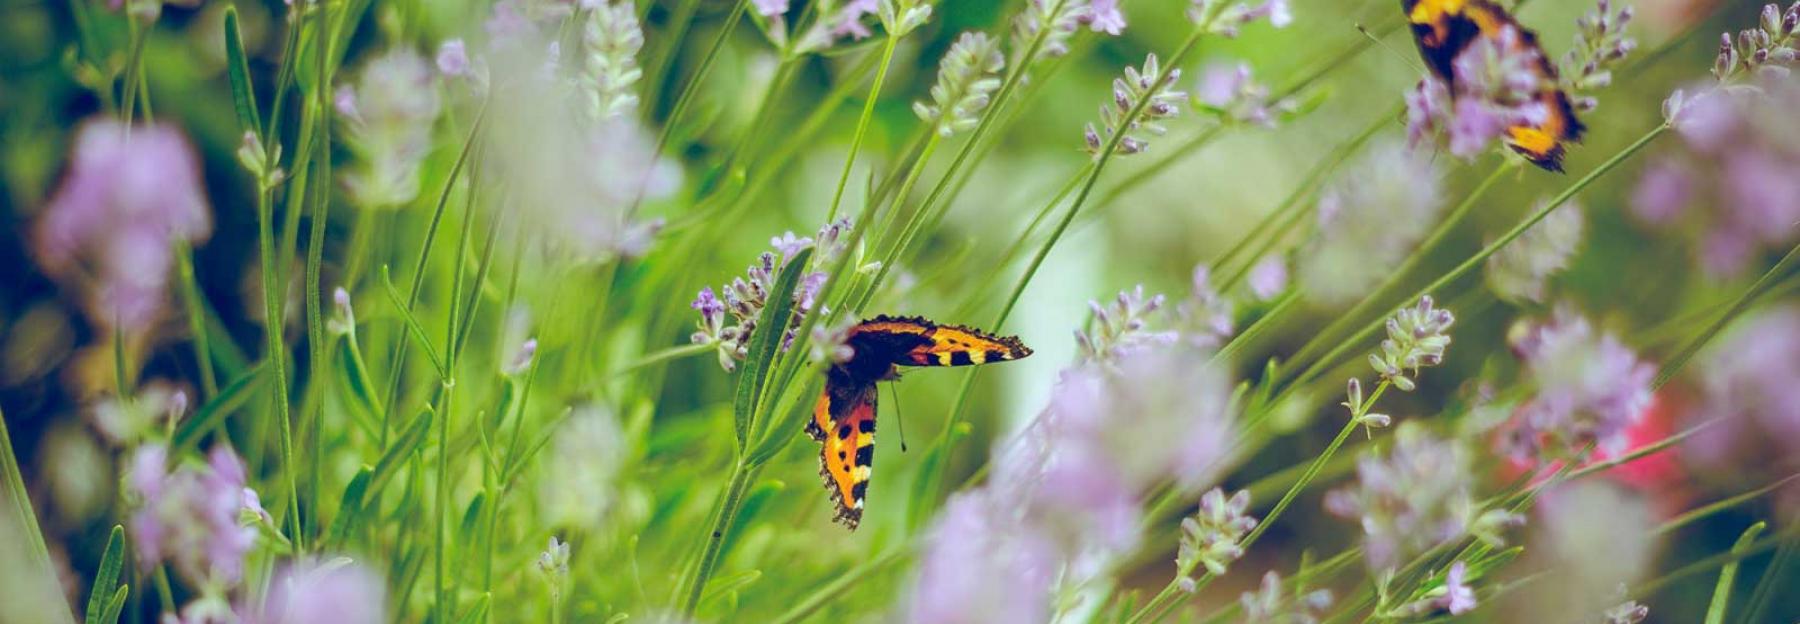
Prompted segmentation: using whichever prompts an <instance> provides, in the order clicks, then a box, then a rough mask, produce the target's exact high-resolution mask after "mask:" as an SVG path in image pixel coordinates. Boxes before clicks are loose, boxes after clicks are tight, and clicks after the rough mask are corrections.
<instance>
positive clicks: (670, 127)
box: [625, 0, 750, 220]
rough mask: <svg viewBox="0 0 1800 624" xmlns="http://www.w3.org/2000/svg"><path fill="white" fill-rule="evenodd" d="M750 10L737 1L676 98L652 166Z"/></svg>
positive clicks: (746, 2) (640, 193)
mask: <svg viewBox="0 0 1800 624" xmlns="http://www.w3.org/2000/svg"><path fill="white" fill-rule="evenodd" d="M749 6H750V0H737V3H736V5H735V6H733V7H732V8H731V15H730V16H729V17H726V18H725V25H724V26H722V27H720V28H719V36H718V37H715V38H714V39H713V42H712V46H711V47H708V48H707V49H706V56H704V57H702V58H701V59H700V66H699V67H698V68H696V69H695V70H694V77H693V78H692V79H690V80H688V83H687V84H686V85H684V86H683V87H682V88H681V95H680V96H679V97H677V98H675V107H674V108H672V109H669V118H668V119H665V120H663V127H662V131H661V132H658V133H657V134H656V148H655V149H653V150H651V151H650V160H649V162H656V161H657V160H658V159H660V158H662V155H663V150H665V149H668V146H669V137H670V136H671V135H673V134H674V132H675V128H676V127H678V126H680V125H681V118H682V117H684V116H686V115H687V110H688V107H689V106H692V105H693V102H694V94H695V93H698V92H699V91H700V83H703V82H706V75H707V74H709V73H712V68H713V63H714V62H717V61H718V60H719V51H720V50H723V49H724V48H725V42H726V41H729V40H731V33H732V31H735V30H737V24H738V22H741V21H744V11H745V9H747V8H748V7H749ZM644 175H645V176H646V179H645V180H640V181H639V183H638V185H637V193H636V197H634V198H633V199H632V201H631V208H630V209H629V210H626V211H625V217H626V219H627V220H629V219H630V218H631V215H632V214H634V213H636V212H637V208H638V204H640V203H642V202H643V201H644V189H645V187H647V186H649V184H647V182H648V176H649V175H650V172H645V173H644Z"/></svg>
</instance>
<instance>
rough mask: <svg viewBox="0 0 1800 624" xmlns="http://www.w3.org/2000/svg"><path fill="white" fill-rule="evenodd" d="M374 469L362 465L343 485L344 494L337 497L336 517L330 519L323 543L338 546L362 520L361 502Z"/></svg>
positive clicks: (353, 531) (354, 530)
mask: <svg viewBox="0 0 1800 624" xmlns="http://www.w3.org/2000/svg"><path fill="white" fill-rule="evenodd" d="M374 475H375V469H373V468H370V467H368V466H363V468H362V470H358V471H356V476H354V477H351V478H350V484H349V485H346V486H344V496H343V497H342V498H339V499H338V501H339V502H338V512H337V517H336V518H333V519H332V521H331V528H330V529H328V530H326V531H325V540H324V542H325V544H326V545H327V546H339V545H341V544H342V543H343V541H344V540H346V539H349V537H350V535H351V534H352V533H355V532H356V527H357V526H358V525H359V524H360V523H361V521H362V515H363V502H364V500H365V497H366V495H367V493H368V491H369V481H370V480H371V479H372V478H373V477H374Z"/></svg>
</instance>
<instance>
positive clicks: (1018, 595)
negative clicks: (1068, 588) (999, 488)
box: [906, 490, 1060, 624]
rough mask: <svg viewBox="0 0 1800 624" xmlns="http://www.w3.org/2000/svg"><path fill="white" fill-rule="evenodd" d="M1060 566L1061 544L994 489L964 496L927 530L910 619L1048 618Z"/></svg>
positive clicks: (937, 622)
mask: <svg viewBox="0 0 1800 624" xmlns="http://www.w3.org/2000/svg"><path fill="white" fill-rule="evenodd" d="M1059 568H1060V562H1059V560H1058V557H1057V553H1056V548H1055V547H1054V545H1053V544H1052V543H1051V542H1050V540H1049V539H1048V538H1047V537H1045V536H1043V535H1041V534H1039V533H1038V532H1037V531H1035V530H1033V529H1032V528H1031V526H1030V525H1028V524H1020V523H1019V518H1018V517H1017V511H1016V509H1015V508H1013V507H1011V506H1010V505H1008V504H1006V503H1005V502H1003V501H997V500H993V497H992V495H991V493H990V492H988V491H986V490H977V491H975V492H969V493H963V494H957V495H956V496H954V497H952V498H951V499H950V501H949V502H948V503H946V504H945V506H944V510H943V512H942V513H941V514H939V516H938V519H937V520H936V521H935V522H934V523H933V524H932V526H931V528H930V529H928V530H927V531H926V533H925V547H924V554H923V555H922V556H921V558H920V563H919V572H918V578H917V580H915V581H914V583H913V588H912V590H911V598H910V599H909V600H908V602H909V605H910V606H909V608H908V611H907V614H906V621H907V622H920V623H925V622H929V623H931V624H959V623H970V624H973V623H989V622H991V623H996V624H1011V623H1015V622H1016V623H1019V624H1030V623H1034V622H1043V621H1047V620H1048V619H1049V615H1050V611H1049V606H1050V597H1051V583H1052V582H1053V580H1054V579H1055V578H1056V574H1057V570H1058V569H1059Z"/></svg>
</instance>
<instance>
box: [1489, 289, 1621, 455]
mask: <svg viewBox="0 0 1800 624" xmlns="http://www.w3.org/2000/svg"><path fill="white" fill-rule="evenodd" d="M1521 327H1522V329H1520V330H1517V331H1515V332H1514V334H1515V335H1514V337H1513V350H1514V352H1516V353H1518V354H1519V356H1520V358H1521V359H1522V360H1523V361H1524V366H1525V372H1526V374H1527V375H1528V378H1529V379H1530V380H1531V381H1532V382H1534V385H1535V387H1536V389H1537V395H1536V396H1534V397H1532V398H1531V399H1530V400H1528V401H1526V402H1525V403H1524V404H1523V405H1520V406H1519V408H1518V410H1517V413H1515V414H1514V416H1513V422H1512V423H1510V424H1509V427H1508V435H1507V443H1506V445H1507V447H1508V451H1509V453H1510V454H1511V455H1512V456H1513V457H1514V458H1517V459H1520V460H1524V461H1538V462H1542V461H1549V460H1553V459H1560V458H1563V457H1566V456H1568V455H1570V454H1573V453H1575V452H1577V451H1580V450H1581V449H1582V448H1583V447H1585V446H1586V445H1588V444H1594V445H1596V446H1597V447H1598V449H1599V450H1600V451H1601V452H1602V453H1606V454H1609V455H1612V454H1617V453H1619V452H1620V451H1622V450H1623V449H1624V447H1625V445H1626V443H1627V439H1626V431H1627V430H1628V429H1630V428H1631V426H1632V425H1634V424H1636V423H1637V422H1638V421H1639V420H1640V419H1642V418H1643V412H1644V410H1645V409H1646V408H1648V407H1649V406H1650V381H1651V378H1652V377H1653V376H1654V375H1655V374H1656V369H1655V367H1653V366H1651V365H1650V364H1647V363H1645V362H1643V361H1642V360H1639V359H1638V357H1637V354H1636V353H1633V352H1632V351H1631V349H1630V348H1627V347H1626V346H1625V345H1624V344H1621V343H1620V342H1619V340H1618V338H1616V337H1614V336H1613V335H1612V334H1604V333H1600V332H1597V331H1596V330H1595V329H1594V327H1593V325H1591V324H1590V323H1589V322H1588V320H1587V319H1585V318H1582V317H1581V316H1579V315H1576V314H1574V313H1573V312H1572V311H1570V310H1569V309H1567V308H1562V309H1558V310H1557V312H1556V314H1555V315H1554V316H1553V317H1551V319H1550V320H1548V321H1546V322H1538V323H1529V324H1525V325H1522V326H1521Z"/></svg>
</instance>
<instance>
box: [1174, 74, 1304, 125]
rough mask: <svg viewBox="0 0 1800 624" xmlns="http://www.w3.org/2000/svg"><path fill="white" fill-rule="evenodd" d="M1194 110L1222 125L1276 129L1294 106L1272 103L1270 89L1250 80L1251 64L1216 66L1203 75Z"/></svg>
mask: <svg viewBox="0 0 1800 624" xmlns="http://www.w3.org/2000/svg"><path fill="white" fill-rule="evenodd" d="M1194 101H1195V103H1196V106H1195V108H1197V109H1199V110H1200V111H1201V112H1205V113H1211V114H1212V115H1215V116H1217V117H1218V118H1219V119H1220V120H1221V121H1223V122H1226V123H1233V124H1247V125H1255V126H1263V127H1274V126H1275V121H1276V119H1277V118H1278V117H1280V116H1281V115H1282V114H1285V113H1289V112H1292V111H1293V110H1294V105H1293V102H1291V101H1288V100H1281V101H1276V102H1271V101H1269V87H1268V86H1266V85H1263V84H1261V83H1259V82H1256V79H1255V78H1253V77H1252V76H1251V72H1250V64H1249V63H1243V62H1239V63H1237V64H1227V63H1214V64H1212V65H1208V66H1207V67H1206V71H1205V72H1204V73H1202V74H1201V75H1200V84H1199V87H1198V88H1197V89H1196V90H1195V91H1194Z"/></svg>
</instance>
